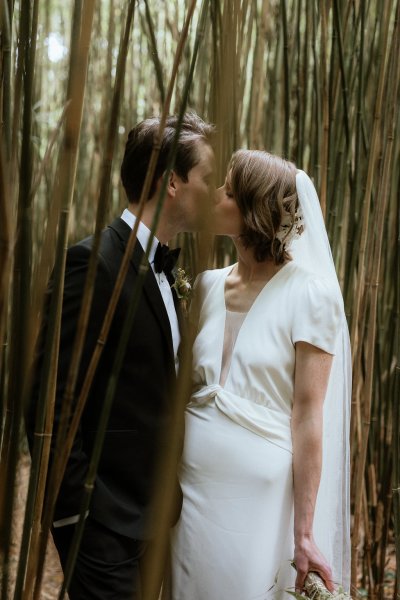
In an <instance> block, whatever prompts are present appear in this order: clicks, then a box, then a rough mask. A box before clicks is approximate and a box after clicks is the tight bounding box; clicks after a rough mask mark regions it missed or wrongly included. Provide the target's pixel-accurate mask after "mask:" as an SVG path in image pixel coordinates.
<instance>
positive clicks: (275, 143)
mask: <svg viewBox="0 0 400 600" xmlns="http://www.w3.org/2000/svg"><path fill="white" fill-rule="evenodd" d="M399 62H400V1H399V0H170V1H167V0H98V1H97V2H95V1H94V0H73V2H62V1H61V0H41V1H39V0H32V1H30V2H29V1H27V0H2V1H1V6H0V73H1V81H0V85H1V87H0V110H1V120H0V124H1V125H0V131H1V138H0V425H1V427H0V598H1V600H7V599H13V600H22V599H24V600H28V599H29V600H31V599H35V600H37V599H39V598H43V599H53V598H54V599H55V598H64V597H67V596H66V594H67V588H68V581H69V578H70V577H71V569H69V570H68V568H67V570H66V571H65V572H64V576H63V572H62V570H61V568H60V565H59V561H58V556H57V552H56V550H55V548H54V545H53V542H52V536H51V525H52V515H53V509H54V499H55V495H54V494H55V493H56V492H55V491H54V490H56V489H58V487H57V486H59V483H60V481H59V477H58V472H61V471H62V470H63V469H64V468H65V461H66V460H67V458H68V448H69V449H70V448H71V444H72V442H71V439H73V437H74V429H73V428H74V427H75V428H76V427H77V426H78V425H77V421H76V419H75V422H74V420H72V422H71V423H70V426H68V425H66V427H65V430H64V437H62V435H61V434H60V435H59V439H57V443H58V444H59V446H60V448H63V450H64V454H63V453H61V454H60V455H59V462H58V463H57V465H55V466H54V465H53V468H52V469H51V468H50V467H49V464H50V463H49V453H50V440H51V432H52V422H53V418H54V397H55V394H56V374H57V354H58V339H59V332H60V320H61V306H62V298H63V281H64V271H65V260H66V248H67V247H69V246H71V245H72V244H74V243H75V242H77V241H78V240H81V239H83V238H86V237H87V236H90V235H93V234H94V236H95V239H96V236H97V238H99V235H100V232H101V231H102V230H103V229H104V227H105V226H106V225H107V224H108V223H110V222H111V221H112V220H113V219H114V218H115V217H117V216H119V215H120V214H121V213H122V211H123V210H124V208H125V207H126V204H127V200H126V195H125V191H124V189H123V186H122V184H121V178H120V166H121V162H122V158H123V155H124V149H125V143H126V140H127V136H128V132H129V131H130V129H131V128H132V127H133V126H134V125H135V124H136V123H138V122H139V121H141V120H143V119H145V118H147V117H150V116H153V115H157V116H161V115H163V118H165V117H166V116H167V115H180V114H181V115H182V114H183V113H184V112H186V111H194V112H195V113H197V114H198V115H199V116H200V117H201V118H202V119H204V120H205V121H207V122H210V123H212V124H214V125H215V138H214V142H213V145H214V153H215V159H216V174H217V182H216V183H217V187H218V186H220V185H222V184H223V182H224V179H225V173H226V169H227V165H228V163H229V159H230V157H231V155H232V153H233V152H234V151H235V150H237V149H239V148H251V149H263V150H267V151H268V152H271V153H275V154H278V155H280V156H283V157H285V158H287V159H289V160H291V161H293V162H294V163H295V164H296V166H297V167H298V168H301V169H304V171H306V172H307V173H308V174H309V175H310V177H311V178H312V180H313V182H314V184H315V187H316V189H317V192H318V195H319V198H320V203H321V209H322V213H323V215H324V219H325V223H326V228H327V231H328V236H329V240H330V244H331V248H332V254H333V259H334V262H335V266H336V271H337V274H338V279H339V283H340V286H341V290H342V293H343V298H344V305H345V313H346V317H347V322H348V327H349V332H350V340H351V350H352V381H353V383H352V396H351V412H352V415H351V425H350V461H351V486H350V503H351V554H352V557H351V561H352V564H351V596H352V598H353V599H355V598H368V599H370V600H383V599H393V600H395V599H400V566H399V565H400V561H399V560H398V561H397V562H396V555H397V557H400V403H399V400H400V365H399V360H400V346H399V342H400V329H399V308H400V245H399V243H400V220H399V219H400V169H399V164H400V141H399V140H400V135H399V134H400V110H399V97H400V90H399V80H400V64H399ZM171 244H172V245H173V246H180V247H181V248H182V251H181V254H180V258H179V265H180V266H182V267H184V268H185V270H186V272H187V273H188V276H189V278H190V281H191V282H193V281H194V280H195V278H196V276H197V274H198V273H199V272H201V271H204V270H205V269H207V268H208V269H212V268H220V267H225V266H227V265H230V264H232V263H234V262H235V260H236V255H235V252H236V250H235V246H234V245H233V243H232V241H231V240H230V239H229V238H228V237H222V236H220V237H213V236H212V235H211V234H209V233H195V234H190V233H179V234H178V236H177V237H176V238H175V239H174V240H172V241H171ZM94 254H95V253H94V252H93V255H94ZM91 268H92V271H90V270H89V272H88V278H87V285H86V288H85V292H84V293H85V296H84V298H85V302H84V303H83V304H85V307H86V309H85V310H86V321H85V316H84V315H83V317H82V322H81V325H80V329H79V331H78V333H77V342H76V346H75V347H74V350H75V352H74V354H73V356H72V357H71V378H70V379H69V383H70V388H69V389H68V390H67V392H66V395H65V398H66V400H67V401H68V396H70V404H71V402H72V400H71V399H72V398H77V397H79V399H80V400H82V407H81V408H82V410H83V406H84V401H85V395H86V396H87V393H88V391H87V390H86V391H85V390H84V389H82V390H81V389H75V388H76V380H77V377H76V372H77V370H78V367H79V360H80V348H81V347H82V343H83V342H82V340H83V338H84V334H85V327H86V325H85V323H87V315H88V312H89V310H90V303H91V290H92V289H93V285H94V277H95V273H96V257H95V256H94V257H93V261H92V263H91ZM52 272H53V277H54V289H55V294H53V296H54V297H53V300H54V302H53V303H52V308H51V311H50V314H49V330H48V334H47V337H46V346H45V357H44V367H43V368H44V369H45V373H46V378H45V380H44V381H45V383H44V384H43V386H42V387H43V389H41V393H40V406H39V407H38V409H37V417H36V425H35V427H36V428H35V442H34V446H33V450H32V451H31V452H30V451H29V449H28V443H27V436H26V430H25V415H26V410H27V406H28V404H29V398H30V393H31V389H32V380H33V375H32V373H33V369H34V364H35V349H36V347H37V344H38V337H39V333H40V330H41V323H42V319H43V313H44V305H45V297H46V288H47V284H48V280H49V277H50V274H51V273H52ZM121 285H122V284H121ZM139 293H140V290H139V291H138V294H139ZM100 351H101V350H99V352H100ZM96 364H97V363H96V361H95V360H94V363H93V372H94V370H95V369H96ZM185 369H186V371H190V365H189V363H187V364H186V362H185V360H182V370H183V371H185ZM74 372H75V376H74ZM91 376H92V377H93V373H92V374H91V373H90V372H89V373H88V377H87V379H86V380H85V385H87V386H89V387H90V381H91V379H90V377H91ZM184 379H185V378H184ZM186 379H188V377H187V378H186ZM187 385H188V383H187V381H186V383H183V384H182V387H181V389H180V391H179V394H180V396H182V398H183V397H184V396H185V389H186V387H187ZM185 386H186V387H185ZM178 405H179V406H180V407H181V410H182V411H183V410H184V401H183V400H182V401H179V402H178ZM102 414H103V413H102ZM106 418H107V415H106V411H105V413H104V419H106ZM67 420H68V419H67ZM105 426H106V425H105V424H104V427H105ZM75 431H76V429H75ZM100 438H101V436H100ZM101 444H102V439H99V446H98V448H96V453H97V454H98V455H99V453H100V452H101ZM63 461H64V464H63ZM96 461H97V462H98V456H97V458H96V456H95V458H94V459H93V473H91V475H92V479H91V480H90V481H89V483H88V487H90V485H93V482H94V479H95V475H96V464H97V463H96ZM91 464H92V463H91ZM57 470H58V472H57ZM46 481H47V483H46ZM49 482H50V483H49ZM46 489H47V490H48V489H50V493H47V492H46V493H45V490H46ZM52 491H53V492H54V493H51V492H52ZM89 499H90V497H88V502H89ZM82 510H84V509H82ZM162 512H163V511H162V510H161V511H160V513H162ZM160 527H161V529H162V528H163V523H162V522H161V517H160ZM396 565H397V566H396ZM71 568H73V567H71ZM154 568H161V567H159V566H158V567H157V565H156V566H155V567H154ZM238 568H240V566H239V567H238ZM205 576H206V574H205ZM268 597H269V596H268ZM289 597H290V596H289V594H287V598H289ZM310 597H315V598H319V597H324V598H325V596H310ZM326 597H328V596H326ZM329 597H331V596H329ZM187 600H192V599H191V598H189V597H188V598H187ZM204 600H217V598H214V599H213V598H204ZM243 600H249V599H247V598H243Z"/></svg>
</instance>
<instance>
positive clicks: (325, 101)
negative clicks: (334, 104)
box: [319, 2, 330, 218]
mask: <svg viewBox="0 0 400 600" xmlns="http://www.w3.org/2000/svg"><path fill="white" fill-rule="evenodd" d="M320 10H321V64H320V71H321V86H322V102H321V103H322V140H321V186H320V194H319V198H320V202H321V210H322V214H323V215H324V218H325V216H326V201H327V183H328V162H329V156H328V152H329V134H330V130H329V95H328V81H327V73H326V65H327V39H328V35H327V30H328V16H327V14H326V5H325V2H321V3H320Z"/></svg>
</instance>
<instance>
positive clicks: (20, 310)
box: [2, 0, 39, 600]
mask: <svg viewBox="0 0 400 600" xmlns="http://www.w3.org/2000/svg"><path fill="white" fill-rule="evenodd" d="M38 8H39V5H38V1H37V0H36V1H35V2H34V3H33V6H32V7H31V6H29V5H24V6H23V7H22V9H21V20H20V35H21V44H20V51H21V52H22V53H23V55H24V58H23V60H24V109H23V129H22V150H21V169H20V181H19V197H18V231H17V237H16V255H15V263H14V280H13V302H14V303H15V304H14V306H15V313H14V315H15V319H14V322H13V326H12V340H11V342H12V349H13V354H12V355H11V360H12V362H11V368H10V378H11V383H10V387H9V391H10V393H9V400H8V407H9V409H11V410H12V413H11V423H10V440H9V446H8V452H9V457H10V460H9V462H8V473H7V483H6V488H5V490H3V491H2V493H3V494H6V500H5V502H4V508H5V515H2V516H5V517H6V518H7V525H6V527H5V539H4V543H5V548H4V562H3V581H2V600H3V599H4V600H5V598H6V597H7V594H8V570H9V548H10V541H11V515H12V513H13V508H14V501H15V482H16V471H17V464H18V461H19V458H20V448H19V442H20V435H21V420H22V414H23V402H24V382H25V379H26V377H27V375H28V364H29V355H28V353H27V345H26V343H25V334H26V331H27V330H28V328H29V317H30V284H31V280H30V278H31V269H30V267H31V195H30V187H31V182H32V169H33V155H32V140H31V128H32V97H33V78H34V67H35V53H36V38H37V23H38ZM31 10H32V12H31ZM11 407H12V408H11ZM5 443H6V444H8V440H5Z"/></svg>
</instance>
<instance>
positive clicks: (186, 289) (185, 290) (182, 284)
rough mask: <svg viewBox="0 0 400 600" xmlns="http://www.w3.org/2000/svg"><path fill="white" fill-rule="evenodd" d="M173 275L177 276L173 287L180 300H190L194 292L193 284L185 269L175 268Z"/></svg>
mask: <svg viewBox="0 0 400 600" xmlns="http://www.w3.org/2000/svg"><path fill="white" fill-rule="evenodd" d="M173 275H174V277H175V283H173V284H172V286H171V287H173V288H174V290H175V291H176V295H177V296H178V298H179V300H184V301H188V300H189V298H190V294H191V292H192V286H191V285H190V281H189V278H188V276H187V275H186V273H185V271H184V270H183V269H181V268H180V267H178V268H177V269H176V270H174V272H173Z"/></svg>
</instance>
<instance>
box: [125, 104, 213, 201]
mask: <svg viewBox="0 0 400 600" xmlns="http://www.w3.org/2000/svg"><path fill="white" fill-rule="evenodd" d="M159 126H160V118H159V117H152V118H150V119H146V120H144V121H142V122H141V123H138V124H137V125H136V126H135V127H134V128H133V129H132V130H131V131H130V132H129V135H128V141H127V142H126V146H125V154H124V158H123V161H122V165H121V179H122V184H123V186H124V188H125V191H126V194H127V196H128V200H129V202H131V203H137V202H139V200H140V196H141V193H142V189H143V185H144V181H145V178H146V173H147V169H148V166H149V162H150V156H151V153H152V150H153V146H154V143H155V141H156V135H157V132H158V128H159ZM177 126H178V117H177V116H170V117H168V118H167V120H166V124H165V128H164V131H163V134H162V139H161V147H160V153H159V155H158V159H157V165H156V168H155V171H154V175H153V178H152V182H151V186H150V190H149V194H148V198H151V197H152V196H153V195H154V193H155V189H156V184H157V181H158V180H159V178H160V177H161V176H162V175H163V173H164V171H165V170H166V168H167V162H168V157H169V153H170V150H171V147H172V144H173V140H174V136H175V132H176V129H177ZM213 133H214V126H213V125H211V124H210V123H205V122H204V121H203V119H201V118H200V117H199V116H198V115H197V114H196V113H194V112H190V113H186V114H185V115H184V117H183V121H182V125H181V128H180V132H179V141H178V145H177V151H176V158H175V165H174V171H175V172H176V173H177V175H179V177H180V178H181V179H183V181H185V182H186V181H187V180H188V173H189V171H190V170H191V169H192V168H193V167H194V166H196V165H197V164H198V162H199V153H198V147H199V144H201V143H205V144H209V145H211V142H212V137H213ZM148 198H146V200H147V199H148Z"/></svg>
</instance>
